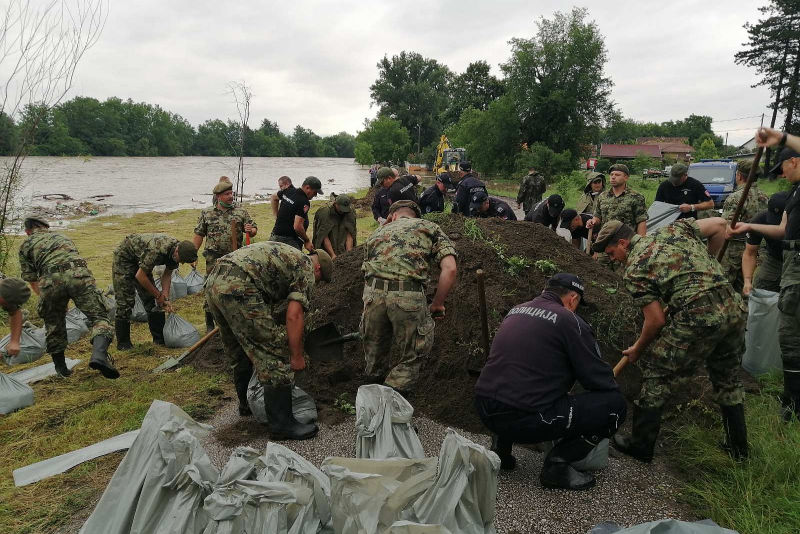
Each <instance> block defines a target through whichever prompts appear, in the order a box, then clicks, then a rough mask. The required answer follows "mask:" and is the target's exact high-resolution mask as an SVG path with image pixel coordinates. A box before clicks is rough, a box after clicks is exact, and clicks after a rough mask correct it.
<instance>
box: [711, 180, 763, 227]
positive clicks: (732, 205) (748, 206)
mask: <svg viewBox="0 0 800 534" xmlns="http://www.w3.org/2000/svg"><path fill="white" fill-rule="evenodd" d="M742 193H744V186H742V187H740V188H738V189H737V190H736V191H734V192H733V193H731V194H730V196H728V198H726V199H725V203H724V204H723V205H722V216H723V217H724V218H725V220H727V221H731V220H732V219H733V212H734V211H736V206H738V205H739V199H741V198H742ZM768 202H769V197H768V196H767V195H766V193H764V192H763V191H762V190H761V189H759V188H758V183H756V182H753V185H751V186H750V192H749V193H748V194H747V200H745V202H744V206H742V212H741V213H740V214H739V222H750V220H752V219H753V217H755V216H756V215H758V214H759V213H761V212H762V211H766V209H767V203H768ZM731 239H732V240H735V241H741V242H744V241H745V239H746V237H745V236H743V235H741V236H735V237H733V238H731Z"/></svg>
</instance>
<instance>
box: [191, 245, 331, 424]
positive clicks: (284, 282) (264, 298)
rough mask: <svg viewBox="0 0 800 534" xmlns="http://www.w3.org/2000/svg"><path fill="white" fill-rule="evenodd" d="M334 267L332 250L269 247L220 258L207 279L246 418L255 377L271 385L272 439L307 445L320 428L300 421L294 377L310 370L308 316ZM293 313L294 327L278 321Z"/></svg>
mask: <svg viewBox="0 0 800 534" xmlns="http://www.w3.org/2000/svg"><path fill="white" fill-rule="evenodd" d="M332 273H333V262H332V261H331V258H330V256H328V254H327V253H326V252H324V251H321V250H316V251H315V252H314V254H312V255H305V254H303V253H302V252H301V251H299V250H297V249H296V248H294V247H292V246H291V245H286V244H284V243H277V242H272V241H267V242H263V243H256V244H254V245H250V246H249V247H245V248H242V249H239V250H237V251H235V252H231V253H230V254H228V255H226V256H223V257H222V258H220V259H219V260H218V261H217V263H216V265H215V266H214V269H213V270H212V271H211V273H210V274H209V275H208V279H207V280H206V302H207V303H208V307H209V309H210V310H211V313H213V314H214V319H215V320H216V322H217V324H218V325H219V330H220V335H221V336H222V342H223V345H224V347H225V352H226V353H227V354H228V357H229V358H230V360H231V365H232V368H233V378H234V384H235V385H236V393H237V395H238V397H239V414H240V415H250V413H251V412H250V408H249V407H248V404H247V384H248V382H249V380H250V377H251V375H252V374H253V366H255V370H256V372H257V374H258V380H259V381H260V382H261V384H262V385H263V386H264V404H265V407H266V412H267V418H268V420H269V429H270V433H271V434H272V439H285V438H288V439H307V438H310V437H313V436H314V435H315V434H316V433H317V426H316V425H313V424H311V425H304V424H301V423H299V422H297V421H296V420H295V419H294V416H293V415H292V384H293V382H294V371H300V370H302V369H304V368H305V360H304V357H303V322H304V313H305V312H306V311H307V310H308V308H309V299H310V297H311V290H312V288H313V287H314V283H315V282H317V281H319V280H320V278H322V279H325V280H326V281H330V279H331V275H332ZM283 309H285V310H286V326H285V327H284V326H283V325H282V324H279V320H278V319H277V318H276V317H277V316H279V315H280V313H279V312H280V311H282V310H283Z"/></svg>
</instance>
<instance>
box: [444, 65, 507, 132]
mask: <svg viewBox="0 0 800 534" xmlns="http://www.w3.org/2000/svg"><path fill="white" fill-rule="evenodd" d="M490 70H491V69H490V67H489V64H488V63H487V62H486V61H482V60H481V61H474V62H472V63H470V64H469V65H468V66H467V70H465V71H464V72H463V73H461V74H459V75H458V76H456V77H455V78H453V79H452V81H451V83H450V105H449V106H448V107H447V110H446V111H445V113H444V122H445V124H454V123H456V122H458V119H459V118H460V117H461V114H462V113H463V112H464V110H465V109H467V108H474V109H477V110H478V111H486V110H487V109H489V104H491V103H492V102H494V101H495V100H497V99H498V98H500V97H501V96H502V95H503V92H504V90H505V87H504V85H503V82H502V81H501V80H499V79H497V77H495V76H493V75H492V74H491V72H490Z"/></svg>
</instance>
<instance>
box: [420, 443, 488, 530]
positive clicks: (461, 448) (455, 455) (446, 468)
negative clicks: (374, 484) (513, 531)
mask: <svg viewBox="0 0 800 534" xmlns="http://www.w3.org/2000/svg"><path fill="white" fill-rule="evenodd" d="M499 471H500V458H499V457H498V456H497V455H496V454H495V453H493V452H491V451H490V450H488V449H487V448H486V447H483V446H481V445H478V444H476V443H473V442H472V441H470V440H468V439H466V438H465V437H463V436H460V435H459V434H457V433H456V432H455V431H454V430H453V429H452V428H448V429H447V435H446V436H445V438H444V441H443V442H442V449H441V452H440V454H439V468H438V473H437V475H436V480H435V481H434V483H433V485H431V487H430V488H428V490H427V491H426V492H425V493H424V494H423V495H422V496H421V497H420V498H419V499H418V500H417V501H416V502H415V503H414V504H413V506H412V507H411V508H412V510H413V512H414V517H413V518H411V517H406V518H404V519H416V520H417V521H419V522H421V523H425V524H432V525H444V526H445V527H447V528H448V529H449V530H450V531H451V532H459V533H462V534H490V533H491V534H493V533H494V532H495V529H494V518H495V503H496V501H497V473H498V472H499Z"/></svg>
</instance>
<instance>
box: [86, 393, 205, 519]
mask: <svg viewBox="0 0 800 534" xmlns="http://www.w3.org/2000/svg"><path fill="white" fill-rule="evenodd" d="M209 430H210V427H209V426H207V425H203V424H200V423H196V422H195V421H193V420H192V418H191V417H189V416H188V415H187V414H186V413H185V412H184V411H183V410H181V409H180V408H178V407H177V406H175V405H174V404H170V403H168V402H164V401H160V400H155V401H153V403H152V404H151V405H150V409H149V410H148V411H147V415H145V417H144V421H142V428H141V431H140V432H139V436H138V437H137V438H136V441H134V443H133V445H132V446H131V448H130V450H129V451H128V453H127V454H126V455H125V458H124V459H123V460H122V463H120V465H119V467H118V468H117V471H116V472H115V473H114V476H113V477H112V478H111V481H110V482H109V484H108V486H107V487H106V490H105V492H104V493H103V496H102V497H100V501H99V502H98V503H97V506H95V509H94V511H93V512H92V515H90V516H89V519H87V520H86V523H85V524H84V525H83V528H81V530H80V534H130V533H134V532H136V533H145V532H152V533H155V532H164V533H166V532H181V533H186V534H200V533H201V532H202V531H203V529H204V528H205V526H206V524H207V523H208V517H207V515H206V513H205V511H204V510H203V507H202V502H203V499H205V497H206V496H207V495H208V494H210V493H211V489H212V484H213V482H214V481H216V480H217V479H218V478H219V472H218V471H217V470H216V468H214V466H213V465H212V464H211V460H210V459H209V458H208V455H207V454H206V452H205V451H204V450H203V448H202V446H201V445H200V439H202V438H204V437H206V436H207V435H208V432H209Z"/></svg>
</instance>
